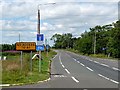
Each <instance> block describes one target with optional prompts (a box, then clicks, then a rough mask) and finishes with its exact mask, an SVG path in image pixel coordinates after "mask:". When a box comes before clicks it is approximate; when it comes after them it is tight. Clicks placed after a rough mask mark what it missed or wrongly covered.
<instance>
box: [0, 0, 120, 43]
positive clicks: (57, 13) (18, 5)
mask: <svg viewBox="0 0 120 90" xmlns="http://www.w3.org/2000/svg"><path fill="white" fill-rule="evenodd" d="M118 1H119V0H111V1H108V0H101V1H100V2H99V1H98V0H84V1H83V0H69V1H68V0H64V1H61V0H29V1H28V0H3V1H2V3H1V5H2V10H0V12H1V13H2V18H1V17H0V18H1V20H0V26H1V27H2V28H0V30H3V31H4V32H3V34H5V35H7V36H6V39H5V40H6V42H7V40H8V39H9V38H10V37H11V36H13V37H15V36H17V35H16V31H18V32H19V33H21V35H22V37H23V38H24V39H23V40H33V37H36V32H37V10H38V4H46V3H53V2H56V4H54V5H50V4H48V5H41V6H40V10H41V28H40V29H41V33H44V34H45V35H46V36H48V37H49V38H50V37H51V36H52V35H53V34H55V33H59V34H62V33H72V34H73V35H80V34H81V33H82V32H84V31H85V30H88V29H89V28H90V27H94V26H95V25H104V24H109V23H112V22H113V21H116V20H117V18H118V10H117V9H118V6H117V2H118ZM64 2H65V3H64ZM88 2H91V3H88ZM96 2H97V3H96ZM101 2H102V3H101ZM110 2H112V3H110ZM1 23H2V24H1ZM5 30H6V31H5ZM12 31H15V32H12ZM76 32H77V33H76ZM26 33H27V35H26ZM14 34H15V35H14ZM5 35H3V37H5ZM31 36H32V37H31ZM7 38H8V39H7ZM30 38H31V39H30ZM5 40H4V41H5ZM15 40H16V39H15ZM15 40H14V42H15ZM34 40H35V39H34Z"/></svg>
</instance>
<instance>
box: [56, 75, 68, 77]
mask: <svg viewBox="0 0 120 90" xmlns="http://www.w3.org/2000/svg"><path fill="white" fill-rule="evenodd" d="M54 77H67V76H64V75H55V76H54Z"/></svg>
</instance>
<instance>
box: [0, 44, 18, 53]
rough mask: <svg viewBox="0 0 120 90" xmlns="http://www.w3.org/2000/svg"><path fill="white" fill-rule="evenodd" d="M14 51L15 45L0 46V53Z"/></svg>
mask: <svg viewBox="0 0 120 90" xmlns="http://www.w3.org/2000/svg"><path fill="white" fill-rule="evenodd" d="M8 50H16V48H15V44H0V51H8Z"/></svg>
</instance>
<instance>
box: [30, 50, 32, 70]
mask: <svg viewBox="0 0 120 90" xmlns="http://www.w3.org/2000/svg"><path fill="white" fill-rule="evenodd" d="M30 71H31V72H32V51H31V52H30Z"/></svg>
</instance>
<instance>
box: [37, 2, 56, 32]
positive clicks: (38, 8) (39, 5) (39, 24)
mask: <svg viewBox="0 0 120 90" xmlns="http://www.w3.org/2000/svg"><path fill="white" fill-rule="evenodd" d="M50 4H51V5H54V4H56V3H46V4H38V31H37V33H38V34H40V9H39V7H40V6H41V5H50Z"/></svg>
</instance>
